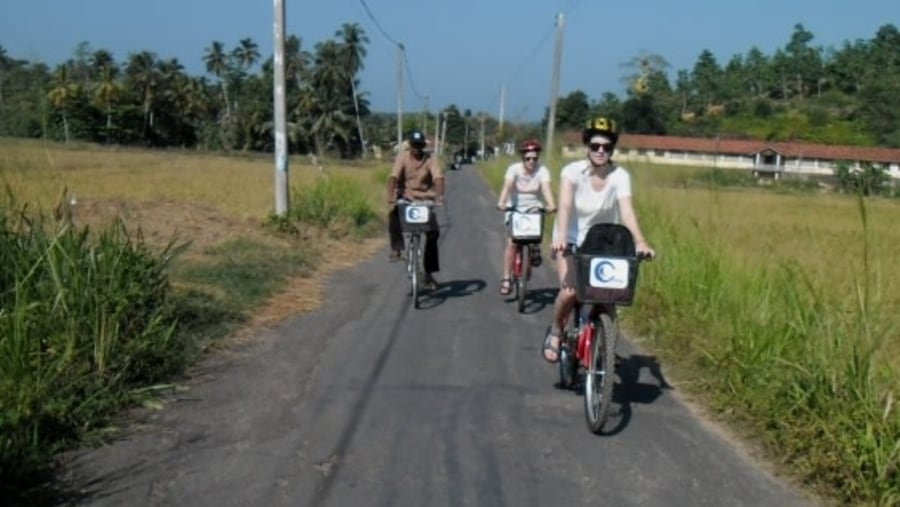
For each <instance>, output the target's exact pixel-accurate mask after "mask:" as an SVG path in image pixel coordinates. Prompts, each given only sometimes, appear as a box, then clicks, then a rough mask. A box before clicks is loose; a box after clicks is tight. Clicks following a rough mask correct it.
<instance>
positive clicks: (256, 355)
mask: <svg viewBox="0 0 900 507" xmlns="http://www.w3.org/2000/svg"><path fill="white" fill-rule="evenodd" d="M448 188H449V191H448V192H449V193H448V205H447V206H446V207H445V209H444V210H443V211H441V215H440V218H441V219H442V224H443V225H442V227H443V232H442V238H441V261H442V270H441V272H440V276H439V277H438V279H439V280H440V281H441V282H443V283H442V286H441V288H439V289H438V291H437V292H435V293H434V294H433V295H432V296H431V297H430V298H429V299H427V300H425V301H424V302H423V308H422V309H419V310H415V309H412V308H410V305H409V304H408V298H407V297H406V281H405V278H404V276H403V274H402V267H401V266H400V265H398V264H389V263H387V261H386V257H387V256H386V255H382V254H379V255H378V256H377V257H375V258H372V259H369V260H367V261H365V262H363V263H361V264H360V265H359V266H358V267H356V268H354V269H352V270H350V271H347V272H343V273H340V274H338V275H337V276H335V277H334V278H333V280H332V281H331V283H330V285H329V287H330V289H329V290H330V296H329V303H328V305H327V307H326V308H325V309H323V310H321V311H319V312H316V313H315V314H310V315H305V316H301V317H298V318H296V319H293V320H290V321H288V322H285V323H284V324H283V325H282V326H280V327H278V328H277V329H273V330H271V331H268V332H265V333H264V334H263V335H261V336H259V337H258V339H256V340H254V341H253V343H250V344H246V345H244V346H241V347H239V348H236V349H235V350H233V351H230V352H228V353H225V354H218V355H216V356H215V357H211V358H209V359H207V360H206V361H205V363H204V364H203V365H202V366H201V368H200V369H199V371H198V372H197V374H196V376H195V378H194V379H193V380H192V381H191V382H189V384H188V387H189V389H187V390H185V391H183V392H181V393H180V394H179V395H178V396H177V399H176V400H173V401H172V402H171V403H169V404H168V405H167V407H166V409H165V410H162V411H159V412H156V413H153V414H151V415H150V416H145V417H143V418H141V420H140V422H139V424H138V426H137V427H136V428H135V430H134V431H133V433H132V434H131V435H130V436H129V437H127V438H126V439H124V440H121V441H119V442H117V443H115V444H113V445H109V446H106V447H103V448H101V449H97V450H93V451H89V452H83V453H80V454H79V455H78V456H77V457H76V460H75V462H74V464H73V473H74V474H75V477H76V478H77V480H78V481H80V482H79V484H80V487H81V488H83V490H84V492H85V493H86V496H85V497H84V498H83V499H82V501H81V502H80V503H82V504H84V505H178V506H181V505H191V506H226V505H234V506H251V505H252V506H257V505H258V506H275V505H292V506H295V505H329V506H347V505H365V506H370V505H374V506H382V505H383V506H394V505H404V506H405V505H410V506H432V505H438V506H439V505H479V506H481V505H491V506H494V505H515V506H532V505H533V506H543V505H597V504H605V505H616V506H623V505H645V506H698V505H710V506H723V505H779V506H787V505H808V503H807V500H804V498H803V497H802V496H801V495H799V494H798V493H796V492H794V491H792V490H791V489H790V488H789V487H787V486H785V485H784V484H782V483H781V482H779V481H777V480H774V479H773V478H771V477H770V476H768V475H767V474H766V473H764V472H762V471H761V470H760V469H759V468H758V467H756V466H755V465H754V464H753V463H752V462H751V461H750V460H749V459H747V458H746V457H745V456H743V455H742V454H741V453H740V452H738V451H737V450H735V449H734V448H733V447H732V446H730V445H729V444H728V443H727V442H726V441H725V440H723V439H722V438H721V437H720V436H718V434H717V433H716V432H715V431H712V430H710V429H709V427H710V426H709V425H708V424H704V423H702V422H701V421H699V420H697V419H696V418H695V416H694V415H692V413H691V412H690V411H689V410H688V409H687V408H686V407H685V406H684V405H682V404H681V403H680V402H679V401H678V400H677V397H676V396H674V392H673V391H672V390H670V389H669V388H668V386H667V384H666V382H665V380H664V379H663V378H662V375H661V374H660V373H659V368H658V365H656V364H655V362H654V361H653V360H652V358H651V357H649V356H647V355H642V354H639V353H637V352H635V351H634V350H633V349H630V348H629V347H628V345H627V344H625V346H624V347H623V348H622V350H621V353H622V355H623V356H624V365H623V368H622V374H623V377H624V378H623V387H622V388H621V389H619V390H618V391H617V396H618V397H619V398H620V399H621V400H623V401H624V402H626V407H627V409H628V410H627V411H626V412H625V414H624V417H623V418H622V419H621V420H620V421H619V422H620V427H619V428H618V431H617V432H616V433H615V434H613V435H611V436H603V437H597V436H594V435H592V434H590V433H588V431H587V429H586V427H585V424H584V416H583V409H582V400H581V398H580V397H579V396H578V395H576V394H574V393H573V392H567V391H560V390H557V389H556V388H554V381H555V378H556V370H555V368H554V367H552V366H550V365H548V364H546V363H544V362H543V361H542V360H541V359H540V356H539V344H540V340H541V335H542V333H543V330H544V328H545V326H546V324H547V323H548V322H549V319H550V310H551V308H550V305H551V298H552V295H553V291H552V290H551V288H552V285H553V284H552V280H553V277H552V276H551V272H550V269H549V267H542V268H540V269H539V270H538V273H537V274H536V280H535V282H534V287H535V289H536V294H535V299H534V300H532V303H531V305H530V307H529V309H528V311H529V313H527V314H525V315H521V314H518V313H516V311H515V308H514V303H513V302H511V301H504V300H503V298H502V297H501V296H499V295H498V293H497V289H498V287H497V285H498V280H499V278H500V269H499V259H500V257H501V248H502V238H503V228H502V226H501V217H500V213H499V212H496V211H493V208H492V204H493V203H494V202H495V201H494V199H495V198H494V197H493V196H492V194H491V192H490V191H489V189H488V188H487V186H486V185H485V184H484V183H483V182H482V180H481V179H480V178H479V177H478V176H477V175H476V174H475V173H474V171H473V170H472V169H471V168H464V169H463V170H461V171H458V172H452V173H450V174H449V175H448ZM657 266H661V265H653V267H652V268H650V269H660V268H661V267H659V268H658V267H657ZM663 366H664V365H663ZM654 373H655V374H654Z"/></svg>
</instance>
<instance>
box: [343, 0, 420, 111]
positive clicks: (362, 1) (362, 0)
mask: <svg viewBox="0 0 900 507" xmlns="http://www.w3.org/2000/svg"><path fill="white" fill-rule="evenodd" d="M359 3H360V4H362V6H363V9H365V11H366V15H367V16H369V19H371V20H372V23H375V27H376V28H378V31H379V32H381V35H383V36H384V38H385V39H387V40H389V41H390V42H391V43H392V44H394V45H395V46H397V47H399V48H400V49H401V52H402V53H401V54H402V55H403V66H404V67H405V68H406V79H407V81H409V86H410V88H411V89H412V92H413V94H415V96H416V97H417V98H418V99H419V100H424V99H425V96H424V95H422V94H421V93H419V90H418V89H417V88H416V82H415V80H414V79H413V73H412V67H411V66H410V64H409V59H408V58H407V57H406V47H405V46H404V45H403V44H402V43H401V42H400V41H398V40H396V39H394V38H393V37H391V36H390V35H389V34H388V33H387V31H386V30H385V29H384V27H382V26H381V23H379V22H378V20H377V19H376V18H375V15H374V14H372V10H371V9H370V8H369V5H368V4H367V3H366V0H359Z"/></svg>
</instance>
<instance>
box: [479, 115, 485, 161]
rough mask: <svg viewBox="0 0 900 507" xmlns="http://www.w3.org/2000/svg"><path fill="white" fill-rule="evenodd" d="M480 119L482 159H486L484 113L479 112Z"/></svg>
mask: <svg viewBox="0 0 900 507" xmlns="http://www.w3.org/2000/svg"><path fill="white" fill-rule="evenodd" d="M478 121H479V122H480V123H481V134H480V136H479V137H481V160H484V113H478Z"/></svg>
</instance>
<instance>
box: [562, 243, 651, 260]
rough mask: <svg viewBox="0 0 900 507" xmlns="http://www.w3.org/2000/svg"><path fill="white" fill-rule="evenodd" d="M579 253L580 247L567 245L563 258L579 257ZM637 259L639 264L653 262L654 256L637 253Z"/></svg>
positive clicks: (646, 253)
mask: <svg viewBox="0 0 900 507" xmlns="http://www.w3.org/2000/svg"><path fill="white" fill-rule="evenodd" d="M578 253H579V252H578V247H577V246H575V245H566V247H565V248H564V249H563V251H562V256H563V257H569V256H572V255H577V254H578ZM635 257H636V258H637V260H638V262H643V261H652V260H653V256H652V255H650V254H649V253H648V252H637V253H636V254H635Z"/></svg>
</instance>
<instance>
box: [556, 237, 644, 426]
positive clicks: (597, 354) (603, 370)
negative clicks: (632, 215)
mask: <svg viewBox="0 0 900 507" xmlns="http://www.w3.org/2000/svg"><path fill="white" fill-rule="evenodd" d="M602 225H603V226H610V225H613V224H602ZM615 227H621V228H624V226H620V225H615ZM625 230H626V231H627V229H625ZM630 237H631V235H630V233H629V234H628V238H629V239H630ZM630 250H631V251H630V253H629V254H625V255H606V254H603V253H580V252H579V251H578V249H577V248H575V247H570V248H567V249H566V250H564V251H563V255H564V256H566V255H574V256H575V262H574V267H575V270H576V271H575V298H576V303H575V306H574V307H573V309H572V318H571V319H570V321H569V323H568V325H567V327H566V329H565V331H564V332H563V333H562V336H560V345H559V377H560V385H561V386H562V387H564V388H574V387H575V385H576V379H577V378H578V377H579V376H580V375H583V377H584V383H583V387H584V412H585V418H586V422H587V426H588V429H589V430H590V431H591V432H593V433H595V434H601V433H602V432H603V429H604V426H605V425H606V421H607V419H608V418H609V415H610V412H611V407H612V401H613V386H614V384H615V379H614V378H613V377H614V375H615V368H616V344H617V343H618V341H619V327H618V322H617V319H616V307H617V306H629V305H631V302H632V300H633V298H634V292H635V286H636V284H637V275H638V265H639V264H640V262H642V261H645V260H649V259H650V257H649V255H645V254H635V253H634V246H633V243H632V245H631V249H630ZM585 305H587V306H588V307H589V311H588V312H587V315H585V312H584V306H585Z"/></svg>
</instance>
